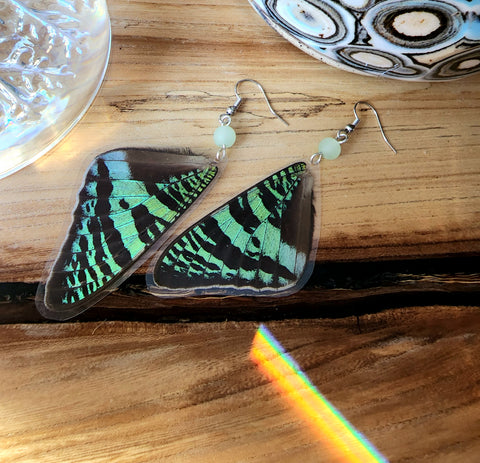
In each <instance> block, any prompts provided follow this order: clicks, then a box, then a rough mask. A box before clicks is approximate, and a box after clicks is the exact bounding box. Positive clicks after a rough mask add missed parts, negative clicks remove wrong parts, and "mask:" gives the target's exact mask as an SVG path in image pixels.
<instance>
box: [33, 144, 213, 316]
mask: <svg viewBox="0 0 480 463" xmlns="http://www.w3.org/2000/svg"><path fill="white" fill-rule="evenodd" d="M216 173H217V167H216V166H215V165H213V164H211V163H210V162H209V161H208V160H207V159H206V158H204V157H203V156H198V155H194V154H192V153H190V152H180V151H173V150H164V151H157V150H150V149H121V150H115V151H110V152H107V153H104V154H102V155H99V156H97V157H96V158H95V160H94V161H93V163H92V164H91V165H90V167H89V169H88V171H87V174H86V176H85V180H84V184H83V186H82V188H81V190H80V191H79V193H78V199H77V206H76V209H75V211H74V212H73V218H72V223H71V226H70V229H69V231H68V233H67V236H66V238H65V240H64V243H63V246H62V249H61V250H60V252H59V254H58V256H57V258H56V261H55V263H54V264H53V267H52V270H51V271H50V274H49V277H48V279H47V281H46V283H45V286H44V287H42V285H41V287H40V288H39V292H38V293H37V307H38V308H39V310H40V312H41V313H43V314H44V315H45V316H47V317H48V318H55V319H66V318H70V317H72V316H74V315H77V314H78V313H80V312H82V311H83V310H85V309H86V308H88V307H89V306H91V305H92V304H94V303H95V302H97V301H98V300H99V299H101V298H102V297H103V296H104V295H106V292H108V291H111V290H113V289H115V288H116V287H117V286H118V284H120V282H121V281H123V279H125V278H126V276H128V275H129V274H130V273H131V272H132V271H133V270H135V268H137V267H138V265H139V264H140V263H141V259H140V258H144V257H146V256H147V255H148V253H147V251H148V250H149V249H150V248H151V247H152V246H153V245H154V244H155V243H156V242H157V241H158V240H159V239H160V238H161V237H162V235H163V234H164V233H165V232H166V231H167V230H168V229H169V228H170V227H171V226H172V225H173V224H174V223H175V221H176V220H177V219H178V218H179V217H180V216H181V215H182V214H184V213H185V211H186V210H187V209H188V208H189V207H190V206H191V205H192V204H193V203H194V202H195V200H196V199H197V198H198V197H199V196H200V195H201V193H202V192H203V191H204V190H205V188H206V187H207V186H208V185H209V184H210V182H211V181H212V180H213V179H214V177H215V175H216Z"/></svg>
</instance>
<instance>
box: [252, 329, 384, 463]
mask: <svg viewBox="0 0 480 463" xmlns="http://www.w3.org/2000/svg"><path fill="white" fill-rule="evenodd" d="M250 356H251V359H252V360H253V361H254V362H255V363H256V364H258V366H259V368H260V369H261V370H262V372H263V373H264V374H265V375H266V376H267V377H268V378H269V379H270V380H271V381H272V382H273V383H274V384H275V385H276V386H277V387H278V388H279V389H280V391H281V393H282V396H284V397H287V398H288V399H290V400H291V402H292V403H293V404H294V406H295V408H296V409H297V410H299V411H300V412H301V413H302V415H304V417H305V418H306V420H307V421H309V422H310V423H312V424H313V426H314V429H315V430H316V431H317V434H318V435H319V437H320V438H321V439H322V441H324V443H325V444H326V446H327V447H328V448H329V449H330V450H331V451H332V452H333V453H334V454H335V456H336V457H337V459H338V461H342V462H348V463H374V462H382V463H388V460H387V459H385V457H383V456H382V455H381V454H380V453H379V452H378V451H377V450H376V449H375V447H373V445H372V444H371V443H370V442H368V440H367V439H366V438H365V437H364V436H363V435H362V434H361V433H360V432H358V431H357V430H356V429H355V428H354V427H353V426H352V425H351V424H350V423H349V422H348V421H347V420H346V419H345V417H344V416H343V415H342V414H341V413H340V412H339V411H338V410H337V409H336V408H335V407H334V406H333V405H332V404H330V403H329V402H328V400H327V399H326V398H325V397H324V396H323V395H322V394H321V393H320V392H319V391H318V389H317V388H316V387H315V386H314V385H313V384H312V382H311V381H310V379H309V378H308V377H307V375H306V374H305V373H303V371H302V370H301V369H300V367H299V366H298V364H297V363H296V362H295V360H294V359H293V358H292V357H291V356H290V355H288V354H287V353H286V352H285V349H284V348H283V347H282V345H281V344H280V343H279V342H278V341H277V340H276V339H275V337H274V336H273V335H272V334H271V333H270V331H269V330H268V329H267V327H266V326H264V325H261V326H260V328H259V329H258V330H257V332H256V334H255V337H254V340H253V345H252V349H251V351H250Z"/></svg>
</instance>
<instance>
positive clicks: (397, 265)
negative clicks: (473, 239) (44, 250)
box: [0, 256, 480, 323]
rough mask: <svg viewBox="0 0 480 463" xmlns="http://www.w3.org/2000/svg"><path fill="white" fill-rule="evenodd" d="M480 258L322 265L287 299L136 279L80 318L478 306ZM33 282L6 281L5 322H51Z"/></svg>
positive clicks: (200, 317)
mask: <svg viewBox="0 0 480 463" xmlns="http://www.w3.org/2000/svg"><path fill="white" fill-rule="evenodd" d="M479 269H480V256H473V257H472V256H465V257H462V256H458V257H446V258H443V259H424V260H399V261H383V262H362V263H326V264H322V265H316V267H315V269H314V272H313V275H312V277H311V278H310V280H309V282H308V283H307V285H306V286H305V288H304V289H303V290H302V291H300V292H299V293H297V294H294V295H292V296H288V297H282V298H255V297H228V298H224V297H223V298H222V297H191V298H178V299H172V300H168V299H167V300H165V299H159V298H157V297H155V296H153V295H150V294H148V293H147V292H146V290H145V278H144V276H143V275H132V276H131V277H130V278H129V279H128V280H127V281H126V282H125V283H123V284H122V285H121V287H120V288H119V289H118V290H117V291H116V292H115V293H113V294H112V295H110V296H107V297H106V298H105V299H103V300H102V301H100V302H99V303H98V304H97V305H96V306H95V307H92V308H90V309H89V310H87V311H86V312H85V313H84V314H82V315H80V316H79V317H78V319H79V320H81V321H87V320H105V319H111V320H139V321H172V322H178V321H182V320H191V321H214V320H225V319H229V320H272V319H285V318H308V317H317V318H322V317H325V318H332V317H344V316H351V315H358V316H361V315H364V314H371V313H376V312H379V311H382V310H385V309H389V308H399V309H401V308H404V307H409V306H430V305H435V304H442V305H455V306H479V301H480V272H479ZM36 287H37V285H36V284H35V283H29V284H27V283H0V323H24V322H25V323H27V322H39V321H45V320H44V319H43V317H42V316H41V315H39V314H38V313H37V311H36V309H35V305H34V297H35V292H36Z"/></svg>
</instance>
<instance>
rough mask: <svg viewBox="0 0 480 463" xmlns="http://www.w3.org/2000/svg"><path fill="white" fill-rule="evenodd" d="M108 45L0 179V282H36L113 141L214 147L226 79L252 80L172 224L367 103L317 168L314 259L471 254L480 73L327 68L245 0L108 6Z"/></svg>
mask: <svg viewBox="0 0 480 463" xmlns="http://www.w3.org/2000/svg"><path fill="white" fill-rule="evenodd" d="M109 9H110V15H111V19H112V32H113V41H112V52H111V57H110V65H109V69H108V71H107V75H106V79H105V82H104V84H103V87H102V89H101V91H100V93H99V95H98V97H97V98H96V100H95V102H94V104H93V105H92V107H91V108H90V110H89V111H88V112H87V114H86V116H85V117H84V118H83V119H82V121H81V122H80V123H79V124H78V125H77V126H76V127H75V129H74V130H73V131H72V132H71V133H70V134H69V135H68V137H67V138H66V139H65V140H64V141H63V142H62V143H61V144H60V145H59V146H57V147H56V148H55V149H53V150H52V151H51V152H50V153H49V154H48V155H47V156H45V157H44V158H42V159H41V160H40V161H38V162H36V163H35V164H33V165H32V166H30V167H28V168H26V169H24V170H22V171H20V172H18V173H16V174H14V175H12V176H11V177H8V178H6V179H4V180H2V181H1V182H0V281H1V282H14V281H19V282H35V281H38V280H39V278H40V277H41V275H42V271H43V269H44V266H45V262H46V261H47V260H48V259H51V256H52V252H55V250H56V249H57V248H58V246H59V243H60V242H61V241H62V237H63V236H64V233H65V230H66V228H67V227H68V223H69V216H70V213H71V211H72V209H73V205H74V203H75V195H76V192H77V190H78V188H79V186H80V183H81V179H82V176H83V173H84V171H85V169H86V167H87V166H88V164H89V163H90V162H91V160H92V159H93V157H94V156H95V155H96V154H98V153H101V152H103V151H106V150H108V149H112V148H118V147H125V146H152V147H187V146H188V147H191V148H192V149H193V150H194V151H196V152H199V153H204V154H211V155H212V156H213V154H214V152H215V148H214V146H213V141H212V132H213V130H214V129H215V127H216V126H217V118H218V115H219V114H220V113H221V112H223V111H224V110H225V108H226V107H227V106H229V105H230V104H231V103H232V102H233V101H234V99H233V87H234V84H235V82H236V81H237V80H239V79H242V78H246V77H248V78H254V79H257V80H258V81H260V82H261V83H262V84H263V85H264V86H265V88H266V90H267V92H268V94H269V96H270V98H271V101H272V104H273V106H274V107H275V108H276V110H277V111H278V112H279V113H280V114H281V115H282V116H284V117H285V118H286V119H287V120H288V122H289V123H290V125H289V127H288V128H286V127H284V126H283V125H282V124H281V123H279V122H278V121H277V120H276V119H275V118H273V117H272V116H271V115H270V114H269V113H268V112H267V108H266V107H265V104H264V102H263V100H262V98H261V96H260V95H259V94H258V92H257V91H256V89H255V88H254V87H251V86H248V85H246V86H245V87H242V94H244V95H245V97H246V100H245V104H244V106H243V107H242V110H241V111H240V112H239V113H238V115H237V117H235V119H234V122H233V123H232V125H233V126H234V128H235V129H236V131H237V134H238V139H237V144H236V145H235V146H234V147H233V148H232V149H231V150H230V153H229V154H230V161H229V164H228V166H227V168H226V170H225V172H224V175H223V177H222V179H221V180H220V181H219V182H218V183H217V184H216V185H215V187H214V190H212V192H211V194H210V195H209V197H208V198H207V199H206V200H205V201H204V202H203V203H202V204H201V206H199V208H198V210H197V211H196V213H195V214H193V215H192V216H191V217H190V219H189V221H187V222H184V224H183V225H184V226H187V225H188V223H190V222H192V221H193V220H195V219H197V218H198V217H200V216H201V215H203V214H204V213H206V212H207V211H209V210H211V209H212V208H213V207H215V206H216V205H217V204H218V203H219V202H223V201H225V200H226V199H228V198H229V197H231V196H233V195H234V194H236V193H237V192H239V191H241V190H242V189H244V188H245V187H246V186H248V185H250V184H252V183H254V182H256V181H258V180H259V179H260V178H263V177H264V176H266V175H267V174H269V173H271V172H273V171H274V170H276V169H277V168H279V167H282V166H284V165H286V164H288V163H289V162H292V161H295V160H300V159H308V158H309V156H310V155H311V154H312V153H314V152H315V150H316V147H317V144H318V141H319V140H320V139H321V138H323V137H324V136H331V135H334V134H335V133H336V130H337V129H339V128H342V127H344V126H345V125H346V124H347V123H350V122H351V121H352V120H353V114H352V108H353V104H354V103H355V102H356V101H358V100H360V99H364V100H368V101H370V102H371V103H373V104H374V105H375V106H376V107H377V109H378V111H379V112H380V115H381V117H382V120H383V123H384V125H385V130H386V131H387V133H388V135H389V137H390V139H391V141H392V143H393V144H394V145H395V146H396V148H397V149H398V151H399V153H398V155H396V156H394V155H393V154H391V153H390V152H389V151H388V148H387V147H386V146H385V145H384V143H383V141H382V139H381V137H380V134H379V132H378V129H377V127H376V125H375V121H374V118H373V117H372V115H371V114H369V113H368V112H366V113H364V112H362V119H364V120H363V122H362V124H361V126H360V127H359V129H358V131H357V132H356V133H355V134H354V135H353V136H352V139H351V141H350V142H349V143H348V144H346V145H344V153H343V155H342V156H341V157H340V158H339V159H338V160H337V161H336V162H330V163H327V162H322V163H321V172H319V175H320V181H319V182H317V184H316V208H317V211H318V213H319V214H320V216H321V224H322V226H321V231H320V235H319V239H320V246H319V250H318V256H317V259H318V261H319V262H325V261H351V260H379V259H398V258H414V257H418V256H422V257H428V256H433V257H442V256H445V255H451V254H459V253H460V254H469V255H472V254H478V252H479V250H480V245H479V243H480V240H479V236H480V226H479V224H480V220H479V219H480V215H479V207H478V206H479V196H478V192H479V186H480V180H479V179H480V176H479V173H480V157H479V156H478V146H479V145H480V129H479V127H480V125H479V122H478V113H479V108H480V90H479V89H480V85H479V84H480V75H477V76H473V77H470V78H466V79H463V80H461V81H455V82H446V83H412V82H400V81H393V80H389V79H382V78H380V79H379V78H372V77H363V76H359V75H355V74H351V73H346V72H343V71H340V70H338V69H335V68H333V67H330V66H327V65H325V64H323V63H321V62H319V61H317V60H315V59H313V58H311V57H310V56H308V55H306V54H304V53H302V52H301V51H300V50H298V49H296V48H295V47H293V46H292V45H291V44H289V43H287V42H286V41H285V40H283V39H282V38H281V37H279V36H278V35H277V34H276V33H275V32H274V31H273V30H271V29H270V28H269V27H268V26H267V25H266V24H265V23H264V22H263V20H262V19H261V18H260V17H259V16H258V15H257V14H256V13H255V12H254V10H253V9H252V8H251V7H250V5H249V4H248V2H247V1H246V0H229V1H227V2H222V3H218V2H217V1H214V0H203V1H200V2H194V3H191V2H186V1H184V0H177V1H167V0H156V1H150V2H144V1H139V0H132V1H128V2H127V1H116V2H113V1H111V2H109Z"/></svg>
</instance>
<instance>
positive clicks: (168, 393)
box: [0, 306, 480, 463]
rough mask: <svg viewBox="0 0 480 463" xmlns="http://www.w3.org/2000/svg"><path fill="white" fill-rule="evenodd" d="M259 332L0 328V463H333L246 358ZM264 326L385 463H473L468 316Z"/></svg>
mask: <svg viewBox="0 0 480 463" xmlns="http://www.w3.org/2000/svg"><path fill="white" fill-rule="evenodd" d="M257 326H258V324H256V323H251V322H243V323H235V322H229V323H212V324H173V325H172V324H145V323H125V322H103V323H82V324H78V323H72V324H46V325H3V326H0V352H1V355H0V370H1V371H2V380H1V381H0V398H1V399H0V407H1V412H2V420H1V421H0V459H1V461H2V462H5V463H13V462H29V461H35V462H39V463H48V462H55V463H56V462H58V461H62V462H84V461H88V462H92V463H99V462H112V461H115V462H117V463H122V462H128V463H130V462H132V461H135V462H153V461H162V462H163V461H165V462H177V461H181V462H193V461H195V462H212V461H232V462H240V461H258V462H273V461H275V462H292V461H305V462H314V461H315V462H317V461H322V462H325V463H327V462H334V461H337V460H335V459H334V458H333V457H332V456H331V453H330V452H331V450H332V449H331V447H328V446H326V445H325V444H324V443H322V439H321V438H319V435H318V431H316V430H315V429H313V428H312V427H311V425H310V424H308V423H307V422H305V421H304V420H303V418H302V416H300V415H298V414H297V412H296V411H295V409H294V408H292V406H291V404H290V402H288V401H287V400H285V398H284V397H282V396H280V395H279V393H278V391H277V389H276V388H274V387H273V386H272V385H271V384H270V383H269V382H268V380H267V379H266V378H265V377H263V376H262V374H261V373H260V371H259V370H258V369H257V367H256V366H255V365H254V364H253V363H252V362H251V361H250V360H249V350H250V348H251V343H252V339H253V335H254V333H255V330H256V328H257ZM268 327H269V329H270V330H271V332H272V333H273V334H274V336H275V337H276V338H277V339H278V340H279V341H280V342H281V343H282V344H283V345H284V347H285V348H286V349H287V350H288V352H289V353H290V354H291V355H292V356H293V357H294V359H295V360H296V361H297V362H298V363H299V365H300V366H301V368H302V369H303V370H304V371H305V372H306V374H307V375H308V376H309V377H310V379H311V380H312V382H313V383H314V384H315V385H316V386H317V387H318V389H319V390H320V391H321V392H322V393H323V394H324V395H325V396H326V397H327V399H328V400H329V401H330V402H331V403H333V404H334V405H335V406H336V407H337V408H338V409H339V410H340V411H341V412H342V413H343V414H344V415H345V416H346V418H347V419H348V420H349V421H350V422H351V423H352V424H353V425H354V426H355V427H356V428H357V429H358V430H359V431H360V432H362V433H363V434H364V435H365V436H366V437H367V438H368V439H369V440H370V441H371V442H372V443H373V444H374V445H375V446H376V447H377V448H378V449H379V450H380V451H381V452H382V453H383V454H384V455H385V456H386V457H387V458H388V459H389V461H390V462H391V463H399V462H413V461H414V462H432V461H435V462H436V463H447V462H460V461H461V462H474V461H476V459H477V457H478V454H479V452H480V439H479V437H480V435H479V421H478V411H479V407H480V386H479V384H480V373H479V370H478V368H477V365H478V357H479V355H480V312H479V311H478V309H474V308H471V309H470V308H453V307H451V308H446V307H441V306H437V307H426V308H422V309H415V308H412V309H403V310H396V311H386V312H383V313H381V314H377V315H369V316H364V317H362V318H361V319H360V322H359V323H358V322H357V320H356V319H355V318H354V317H350V318H345V319H342V320H323V321H320V320H303V321H299V320H297V321H295V320H291V321H289V322H271V323H269V324H268Z"/></svg>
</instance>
